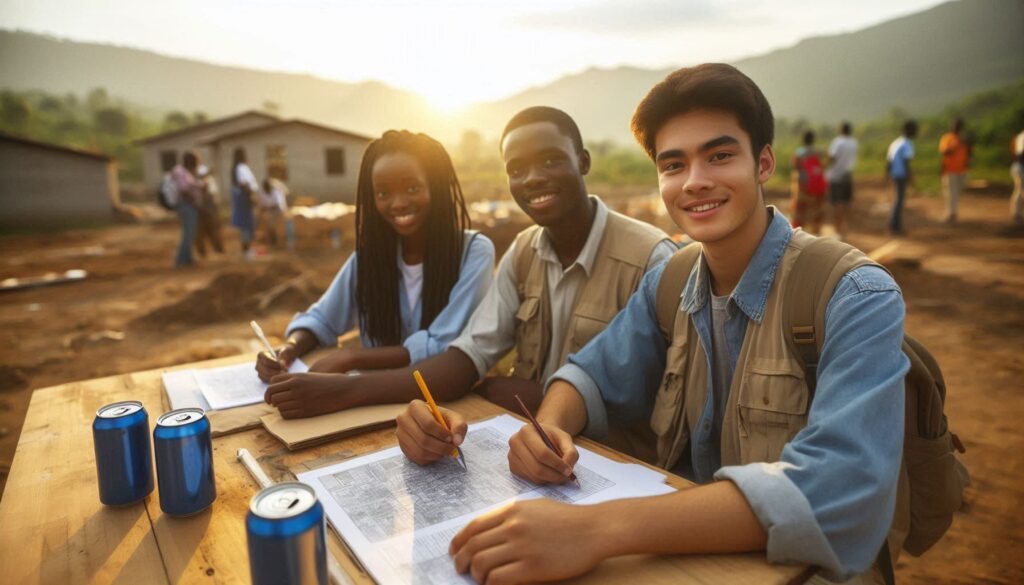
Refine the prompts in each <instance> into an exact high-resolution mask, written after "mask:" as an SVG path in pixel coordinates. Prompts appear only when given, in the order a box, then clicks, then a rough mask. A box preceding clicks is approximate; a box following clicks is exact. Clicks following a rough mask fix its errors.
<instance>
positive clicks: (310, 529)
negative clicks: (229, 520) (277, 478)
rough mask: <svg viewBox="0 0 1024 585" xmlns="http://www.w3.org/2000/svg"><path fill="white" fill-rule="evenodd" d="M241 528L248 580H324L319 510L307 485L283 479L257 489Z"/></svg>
mask: <svg viewBox="0 0 1024 585" xmlns="http://www.w3.org/2000/svg"><path fill="white" fill-rule="evenodd" d="M245 532H246V535H247V540H248V541H249V571H250V573H251V575H252V582H253V585H271V584H274V585H277V584H278V583H291V584H292V585H327V545H326V542H325V541H324V509H323V506H321V505H320V502H318V501H317V499H316V494H315V493H314V492H313V488H311V487H309V486H308V485H306V484H304V483H299V482H286V483H279V484H276V485H272V486H270V487H268V488H264V489H262V490H260V492H259V493H257V494H256V495H255V496H253V498H252V501H251V502H250V503H249V513H248V514H247V515H246V517H245Z"/></svg>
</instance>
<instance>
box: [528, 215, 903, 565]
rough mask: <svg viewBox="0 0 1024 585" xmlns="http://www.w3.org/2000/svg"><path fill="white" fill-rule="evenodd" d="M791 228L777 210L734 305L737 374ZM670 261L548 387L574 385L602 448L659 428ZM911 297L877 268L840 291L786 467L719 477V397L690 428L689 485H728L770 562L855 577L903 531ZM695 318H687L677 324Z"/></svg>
mask: <svg viewBox="0 0 1024 585" xmlns="http://www.w3.org/2000/svg"><path fill="white" fill-rule="evenodd" d="M792 233H793V231H792V229H791V228H790V227H789V222H788V221H787V220H786V218H785V217H783V216H782V214H781V213H778V212H774V213H773V215H772V219H771V221H770V223H769V225H768V229H767V231H766V232H765V235H764V237H763V238H762V240H761V243H760V244H759V245H758V248H757V251H756V252H755V253H754V256H753V258H752V259H751V261H750V264H748V266H747V269H746V271H745V272H744V273H743V276H742V278H741V279H740V282H739V284H738V285H737V286H736V288H735V290H734V291H733V292H732V294H731V295H730V300H729V308H728V309H727V311H728V314H729V319H728V320H727V321H726V327H725V329H726V340H727V343H728V346H729V356H728V358H729V360H730V367H731V368H732V369H733V370H735V367H736V361H737V359H738V357H739V352H740V348H741V346H742V343H743V337H744V335H745V333H746V328H747V323H749V322H750V321H751V320H753V321H756V322H761V320H762V318H763V317H764V310H765V304H766V302H767V298H768V292H769V288H770V287H771V284H772V282H773V280H774V278H775V271H776V268H777V267H778V263H779V261H780V259H781V258H782V255H783V252H784V251H785V248H786V245H787V243H788V242H789V239H790V236H791V235H792ZM663 271H664V265H662V266H659V267H658V268H655V269H654V270H652V271H651V272H649V273H648V274H647V275H646V276H645V277H644V280H643V282H642V283H641V285H640V288H639V289H638V290H637V292H636V293H635V294H634V295H633V296H632V297H631V298H630V301H629V303H628V304H627V305H626V308H625V309H623V310H622V312H620V313H619V314H618V315H617V316H616V317H615V319H613V320H612V322H611V323H610V324H609V325H608V328H607V329H605V331H604V332H602V333H601V334H600V335H599V336H597V337H595V338H594V339H593V340H591V342H590V343H589V344H587V345H586V346H585V347H584V348H583V349H581V350H580V351H579V352H578V353H576V354H573V355H571V356H569V360H568V363H567V364H566V365H565V366H563V367H562V368H561V369H559V370H558V371H557V372H556V373H555V374H554V376H552V378H551V380H550V381H549V382H548V384H550V383H551V381H554V380H556V379H561V380H565V381H566V382H569V383H570V384H572V385H573V386H574V387H575V388H576V389H577V391H578V392H579V393H580V395H581V396H582V397H583V400H584V403H585V404H586V409H587V427H586V429H584V433H585V434H586V435H588V436H590V437H593V438H597V439H600V438H602V437H603V436H605V434H606V433H607V427H608V423H607V421H608V418H609V417H611V418H614V419H615V420H618V421H621V422H623V423H634V422H639V421H642V420H645V419H649V418H650V416H651V412H652V410H653V406H654V398H655V395H656V393H657V391H658V386H659V383H660V380H661V376H662V374H663V372H664V369H665V353H666V350H667V347H668V344H667V342H666V341H665V339H664V338H663V337H662V335H661V332H660V331H659V329H658V323H657V317H656V315H655V302H656V300H655V299H656V296H657V288H658V281H659V280H660V278H661V273H662V272H663ZM709 276H710V275H709V274H708V272H707V266H706V265H705V264H704V263H703V262H701V263H699V264H698V265H697V266H695V267H694V269H693V271H692V272H691V273H690V275H689V278H688V280H687V283H686V286H685V288H684V289H683V293H682V299H681V306H680V309H681V310H682V311H684V312H686V313H687V314H689V316H690V317H691V318H692V319H693V323H694V327H695V329H696V331H697V333H698V336H699V339H700V342H701V344H702V345H703V347H704V349H705V354H706V355H707V356H708V357H707V359H708V361H707V364H706V365H707V371H708V396H709V397H710V396H713V395H714V394H713V392H712V384H713V381H712V378H711V376H712V375H713V372H714V368H713V367H712V364H711V357H710V356H711V352H710V351H708V349H709V348H710V347H711V331H710V303H709V295H710V289H709V283H710V278H709ZM903 316H904V306H903V298H902V294H901V293H900V289H899V287H898V286H897V285H896V283H895V281H894V280H893V279H892V277H891V276H890V275H889V274H888V273H887V272H885V271H884V270H880V269H879V268H877V267H874V266H863V267H860V268H857V269H854V270H851V271H850V272H849V273H847V274H846V275H845V276H843V278H841V279H840V281H839V283H838V284H837V285H836V289H835V292H834V293H833V295H832V298H831V299H830V301H829V303H828V307H827V309H826V313H825V326H826V330H827V331H828V334H827V336H826V337H825V340H824V344H823V346H822V351H821V358H820V361H819V366H818V385H817V390H816V393H815V397H814V402H813V403H812V405H811V409H810V412H809V413H808V420H807V426H806V427H805V428H804V429H802V430H801V431H800V432H799V433H797V435H796V436H795V437H794V438H793V439H792V440H791V441H790V442H789V443H787V444H786V446H785V448H784V449H783V451H782V455H781V458H780V460H779V461H777V462H773V463H750V464H747V465H736V466H729V467H720V465H721V463H720V461H721V460H720V452H719V450H718V447H717V445H718V443H719V441H717V440H714V439H715V438H713V437H711V428H712V427H713V426H714V425H713V424H712V423H713V420H714V418H716V417H721V416H723V413H722V412H720V408H716V405H715V401H714V400H708V401H706V403H705V408H704V410H703V412H702V414H701V417H700V419H699V422H698V424H697V427H696V428H695V429H692V435H691V438H690V453H689V459H690V463H691V464H692V471H691V470H686V471H688V472H689V473H687V475H689V476H690V479H693V480H694V481H696V482H698V483H707V482H710V481H712V480H723V479H727V480H730V481H732V482H733V483H735V484H736V487H737V488H739V490H740V491H741V492H742V493H743V495H744V497H745V498H746V499H747V501H748V502H749V503H750V506H751V508H752V509H753V511H754V513H755V514H756V515H757V517H758V520H759V521H760V522H761V525H762V526H763V527H764V529H765V532H766V533H767V535H768V544H767V556H768V560H769V561H771V562H798V563H807V564H812V565H818V566H820V567H821V568H822V569H823V574H824V575H825V576H826V577H828V578H832V579H840V580H842V579H848V578H850V577H851V576H854V575H856V574H859V573H862V572H864V571H866V570H867V569H868V568H870V566H871V565H872V563H873V562H874V560H875V556H876V555H877V553H878V551H879V549H880V548H881V545H882V542H883V540H884V539H885V537H886V535H887V533H888V531H889V528H890V525H891V524H892V518H893V511H894V508H895V503H896V485H897V479H898V474H899V469H900V462H901V458H902V448H903V420H904V389H903V377H904V375H906V373H907V371H908V369H909V360H908V359H907V357H906V356H905V355H904V354H903V352H902V351H901V349H900V344H901V342H902V339H903ZM680 317H681V318H685V315H680Z"/></svg>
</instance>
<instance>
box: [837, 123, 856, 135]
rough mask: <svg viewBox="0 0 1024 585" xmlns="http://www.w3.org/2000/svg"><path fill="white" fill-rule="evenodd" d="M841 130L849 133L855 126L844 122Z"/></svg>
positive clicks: (840, 127)
mask: <svg viewBox="0 0 1024 585" xmlns="http://www.w3.org/2000/svg"><path fill="white" fill-rule="evenodd" d="M839 132H841V133H843V134H846V135H849V134H850V133H851V132H853V126H851V125H850V123H849V122H843V123H842V124H841V125H840V126H839Z"/></svg>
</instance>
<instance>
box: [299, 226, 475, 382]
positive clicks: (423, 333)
mask: <svg viewBox="0 0 1024 585" xmlns="http://www.w3.org/2000/svg"><path fill="white" fill-rule="evenodd" d="M464 242H465V244H464V249H463V252H462V265H461V267H460V268H459V279H458V280H457V281H456V282H455V285H454V286H453V287H452V290H451V293H449V294H448V304H447V305H445V307H444V309H442V310H441V312H440V313H438V314H437V317H435V318H434V321H433V322H432V323H431V324H430V326H429V327H427V328H426V329H421V328H420V319H421V318H422V314H423V298H422V297H420V298H419V299H417V301H416V306H414V307H410V306H409V300H408V297H407V295H406V294H405V281H404V280H403V279H402V278H401V277H399V279H398V303H399V313H400V318H401V322H402V331H401V334H402V345H403V346H404V347H405V348H406V349H407V350H408V351H409V360H410V363H416V362H419V361H422V360H424V359H426V358H428V357H430V356H432V355H435V354H439V353H441V352H443V351H444V350H446V349H448V345H449V344H450V343H451V342H452V341H454V340H455V338H456V337H458V335H459V333H460V332H461V331H462V328H463V327H464V326H465V325H466V321H468V320H469V316H470V315H472V314H473V311H474V310H475V309H476V306H477V305H478V304H480V300H481V299H483V298H484V294H485V293H486V292H487V289H488V288H490V286H491V280H492V271H493V269H494V244H493V243H491V241H490V240H489V239H487V237H486V236H484V235H483V234H480V233H477V232H471V231H467V232H466V233H465V240H464ZM399 254H401V251H399ZM357 256H358V254H352V256H350V257H349V259H348V261H347V262H345V264H344V266H342V267H341V270H340V271H338V275H337V276H335V277H334V281H333V282H331V286H330V287H328V288H327V291H326V292H324V294H323V296H321V297H320V300H318V301H317V302H315V303H313V305H312V306H310V307H309V309H307V310H306V312H305V313H299V314H297V315H296V316H295V317H294V318H293V319H292V321H291V323H289V324H288V329H287V331H286V332H285V335H291V333H292V332H293V331H295V330H296V329H307V330H309V331H310V332H312V333H313V335H315V336H316V338H317V341H318V342H319V343H320V345H322V346H328V347H334V346H335V345H337V340H338V337H339V336H341V335H344V334H345V333H347V332H348V331H351V330H352V329H353V328H355V327H356V324H357V321H358V320H359V307H358V303H357V302H356V272H357V271H356V263H357V262H358V261H359V259H358V258H357ZM395 261H396V262H397V261H398V259H397V258H396V259H395ZM360 339H361V340H362V342H363V347H373V346H374V345H375V344H374V343H373V341H372V340H370V338H368V337H367V336H366V335H365V333H363V332H362V330H360Z"/></svg>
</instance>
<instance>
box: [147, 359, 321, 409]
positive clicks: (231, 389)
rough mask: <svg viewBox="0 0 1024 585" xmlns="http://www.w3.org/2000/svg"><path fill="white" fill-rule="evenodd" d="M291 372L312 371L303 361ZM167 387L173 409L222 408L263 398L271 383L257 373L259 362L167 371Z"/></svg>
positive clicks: (252, 402)
mask: <svg viewBox="0 0 1024 585" xmlns="http://www.w3.org/2000/svg"><path fill="white" fill-rule="evenodd" d="M288 371H289V372H291V373H293V374H295V373H302V372H306V371H309V366H307V365H306V364H305V363H303V362H302V360H295V361H294V362H292V366H291V368H289V369H288ZM163 381H164V387H165V388H166V389H167V398H168V400H169V402H170V403H171V408H186V407H196V406H197V407H200V408H202V409H203V410H222V409H225V408H233V407H235V406H244V405H246V404H256V403H257V402H260V401H262V400H263V395H264V394H265V393H266V391H267V384H266V383H264V382H263V380H260V377H259V375H258V374H257V373H256V362H248V363H244V364H236V365H233V366H227V367H222V368H209V369H202V370H179V371H176V372H165V373H164V375H163Z"/></svg>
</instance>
